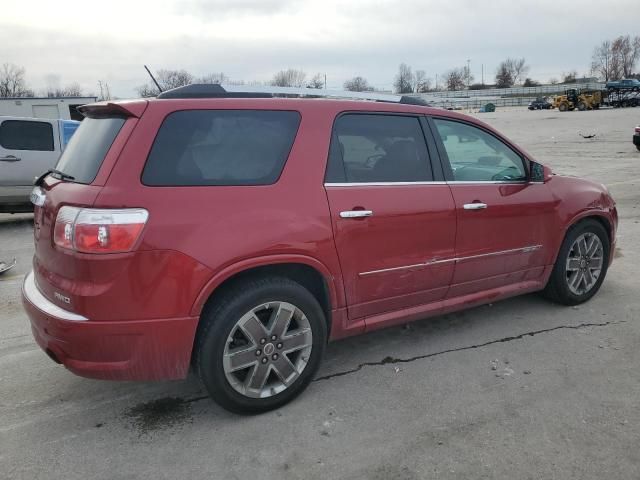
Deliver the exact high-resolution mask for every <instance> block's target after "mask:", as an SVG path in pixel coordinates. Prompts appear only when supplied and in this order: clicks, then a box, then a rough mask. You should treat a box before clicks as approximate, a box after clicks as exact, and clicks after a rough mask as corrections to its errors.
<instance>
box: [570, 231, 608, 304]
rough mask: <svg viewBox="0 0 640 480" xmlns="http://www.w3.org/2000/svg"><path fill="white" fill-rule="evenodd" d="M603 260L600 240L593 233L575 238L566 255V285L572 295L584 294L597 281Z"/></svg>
mask: <svg viewBox="0 0 640 480" xmlns="http://www.w3.org/2000/svg"><path fill="white" fill-rule="evenodd" d="M603 262H604V248H603V247H602V241H600V238H599V237H598V236H597V235H596V234H594V233H589V232H587V233H583V234H582V235H580V236H579V237H578V238H576V240H575V242H573V245H571V249H570V250H569V256H568V257H567V265H566V272H567V286H568V287H569V290H570V291H571V293H573V294H574V295H584V294H585V293H587V292H589V291H590V290H591V289H592V288H593V287H594V285H595V284H596V283H597V282H598V278H599V277H600V274H601V273H602V267H603Z"/></svg>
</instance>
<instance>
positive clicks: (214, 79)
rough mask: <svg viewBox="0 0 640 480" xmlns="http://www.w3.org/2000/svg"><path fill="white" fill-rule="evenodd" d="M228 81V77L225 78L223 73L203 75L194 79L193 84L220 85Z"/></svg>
mask: <svg viewBox="0 0 640 480" xmlns="http://www.w3.org/2000/svg"><path fill="white" fill-rule="evenodd" d="M228 81H229V77H227V76H226V75H225V74H224V73H222V72H220V73H208V74H206V75H203V76H202V77H199V78H196V79H195V80H194V83H214V84H221V83H227V82H228Z"/></svg>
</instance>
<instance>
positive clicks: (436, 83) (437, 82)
mask: <svg viewBox="0 0 640 480" xmlns="http://www.w3.org/2000/svg"><path fill="white" fill-rule="evenodd" d="M437 91H438V74H437V73H436V92H437Z"/></svg>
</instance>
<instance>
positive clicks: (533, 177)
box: [529, 161, 553, 183]
mask: <svg viewBox="0 0 640 480" xmlns="http://www.w3.org/2000/svg"><path fill="white" fill-rule="evenodd" d="M529 164H530V172H529V181H531V182H539V183H546V182H548V181H549V180H550V179H551V177H552V176H553V171H552V170H551V168H550V167H548V166H546V165H542V164H540V163H537V162H533V161H530V162H529Z"/></svg>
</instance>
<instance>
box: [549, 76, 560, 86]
mask: <svg viewBox="0 0 640 480" xmlns="http://www.w3.org/2000/svg"><path fill="white" fill-rule="evenodd" d="M558 83H560V82H559V81H558V79H557V78H556V77H551V78H550V79H549V84H550V85H557V84H558Z"/></svg>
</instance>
